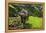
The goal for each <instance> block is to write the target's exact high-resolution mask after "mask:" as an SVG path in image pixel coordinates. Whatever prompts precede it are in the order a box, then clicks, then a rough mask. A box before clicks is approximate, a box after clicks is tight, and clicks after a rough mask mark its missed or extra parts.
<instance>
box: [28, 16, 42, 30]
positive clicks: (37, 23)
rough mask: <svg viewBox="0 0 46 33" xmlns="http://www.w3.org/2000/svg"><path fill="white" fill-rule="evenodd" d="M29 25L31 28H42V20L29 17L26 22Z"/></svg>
mask: <svg viewBox="0 0 46 33" xmlns="http://www.w3.org/2000/svg"><path fill="white" fill-rule="evenodd" d="M27 22H28V23H29V24H32V28H37V29H39V28H42V18H40V17H33V16H29V20H28V21H27Z"/></svg>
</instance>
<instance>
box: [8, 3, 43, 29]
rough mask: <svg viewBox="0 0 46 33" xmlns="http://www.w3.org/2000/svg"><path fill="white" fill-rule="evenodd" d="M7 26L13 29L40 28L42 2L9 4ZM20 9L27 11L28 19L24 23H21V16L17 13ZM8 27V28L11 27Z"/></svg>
mask: <svg viewBox="0 0 46 33" xmlns="http://www.w3.org/2000/svg"><path fill="white" fill-rule="evenodd" d="M8 7H9V8H8V9H9V19H8V20H9V24H8V25H9V27H11V28H13V27H15V29H42V17H43V12H42V9H43V7H42V4H12V3H10V4H9V6H8ZM22 9H25V10H27V11H28V13H29V14H28V15H29V17H28V20H27V21H26V23H25V24H23V23H21V17H20V16H19V15H18V12H20V11H21V10H22ZM11 28H9V29H11ZM13 29H14V28H13Z"/></svg>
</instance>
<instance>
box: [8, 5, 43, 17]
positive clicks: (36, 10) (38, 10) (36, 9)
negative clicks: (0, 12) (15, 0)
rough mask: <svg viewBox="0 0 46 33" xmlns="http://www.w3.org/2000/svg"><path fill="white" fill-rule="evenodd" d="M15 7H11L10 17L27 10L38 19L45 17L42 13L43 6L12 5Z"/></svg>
mask: <svg viewBox="0 0 46 33" xmlns="http://www.w3.org/2000/svg"><path fill="white" fill-rule="evenodd" d="M11 5H12V6H13V7H10V6H9V16H13V17H14V16H16V15H17V14H18V12H20V11H21V10H22V9H26V10H27V11H28V12H29V15H32V16H37V17H42V16H43V12H42V8H43V7H42V5H41V4H34V5H31V4H28V6H27V5H24V6H22V5H14V4H11Z"/></svg>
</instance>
